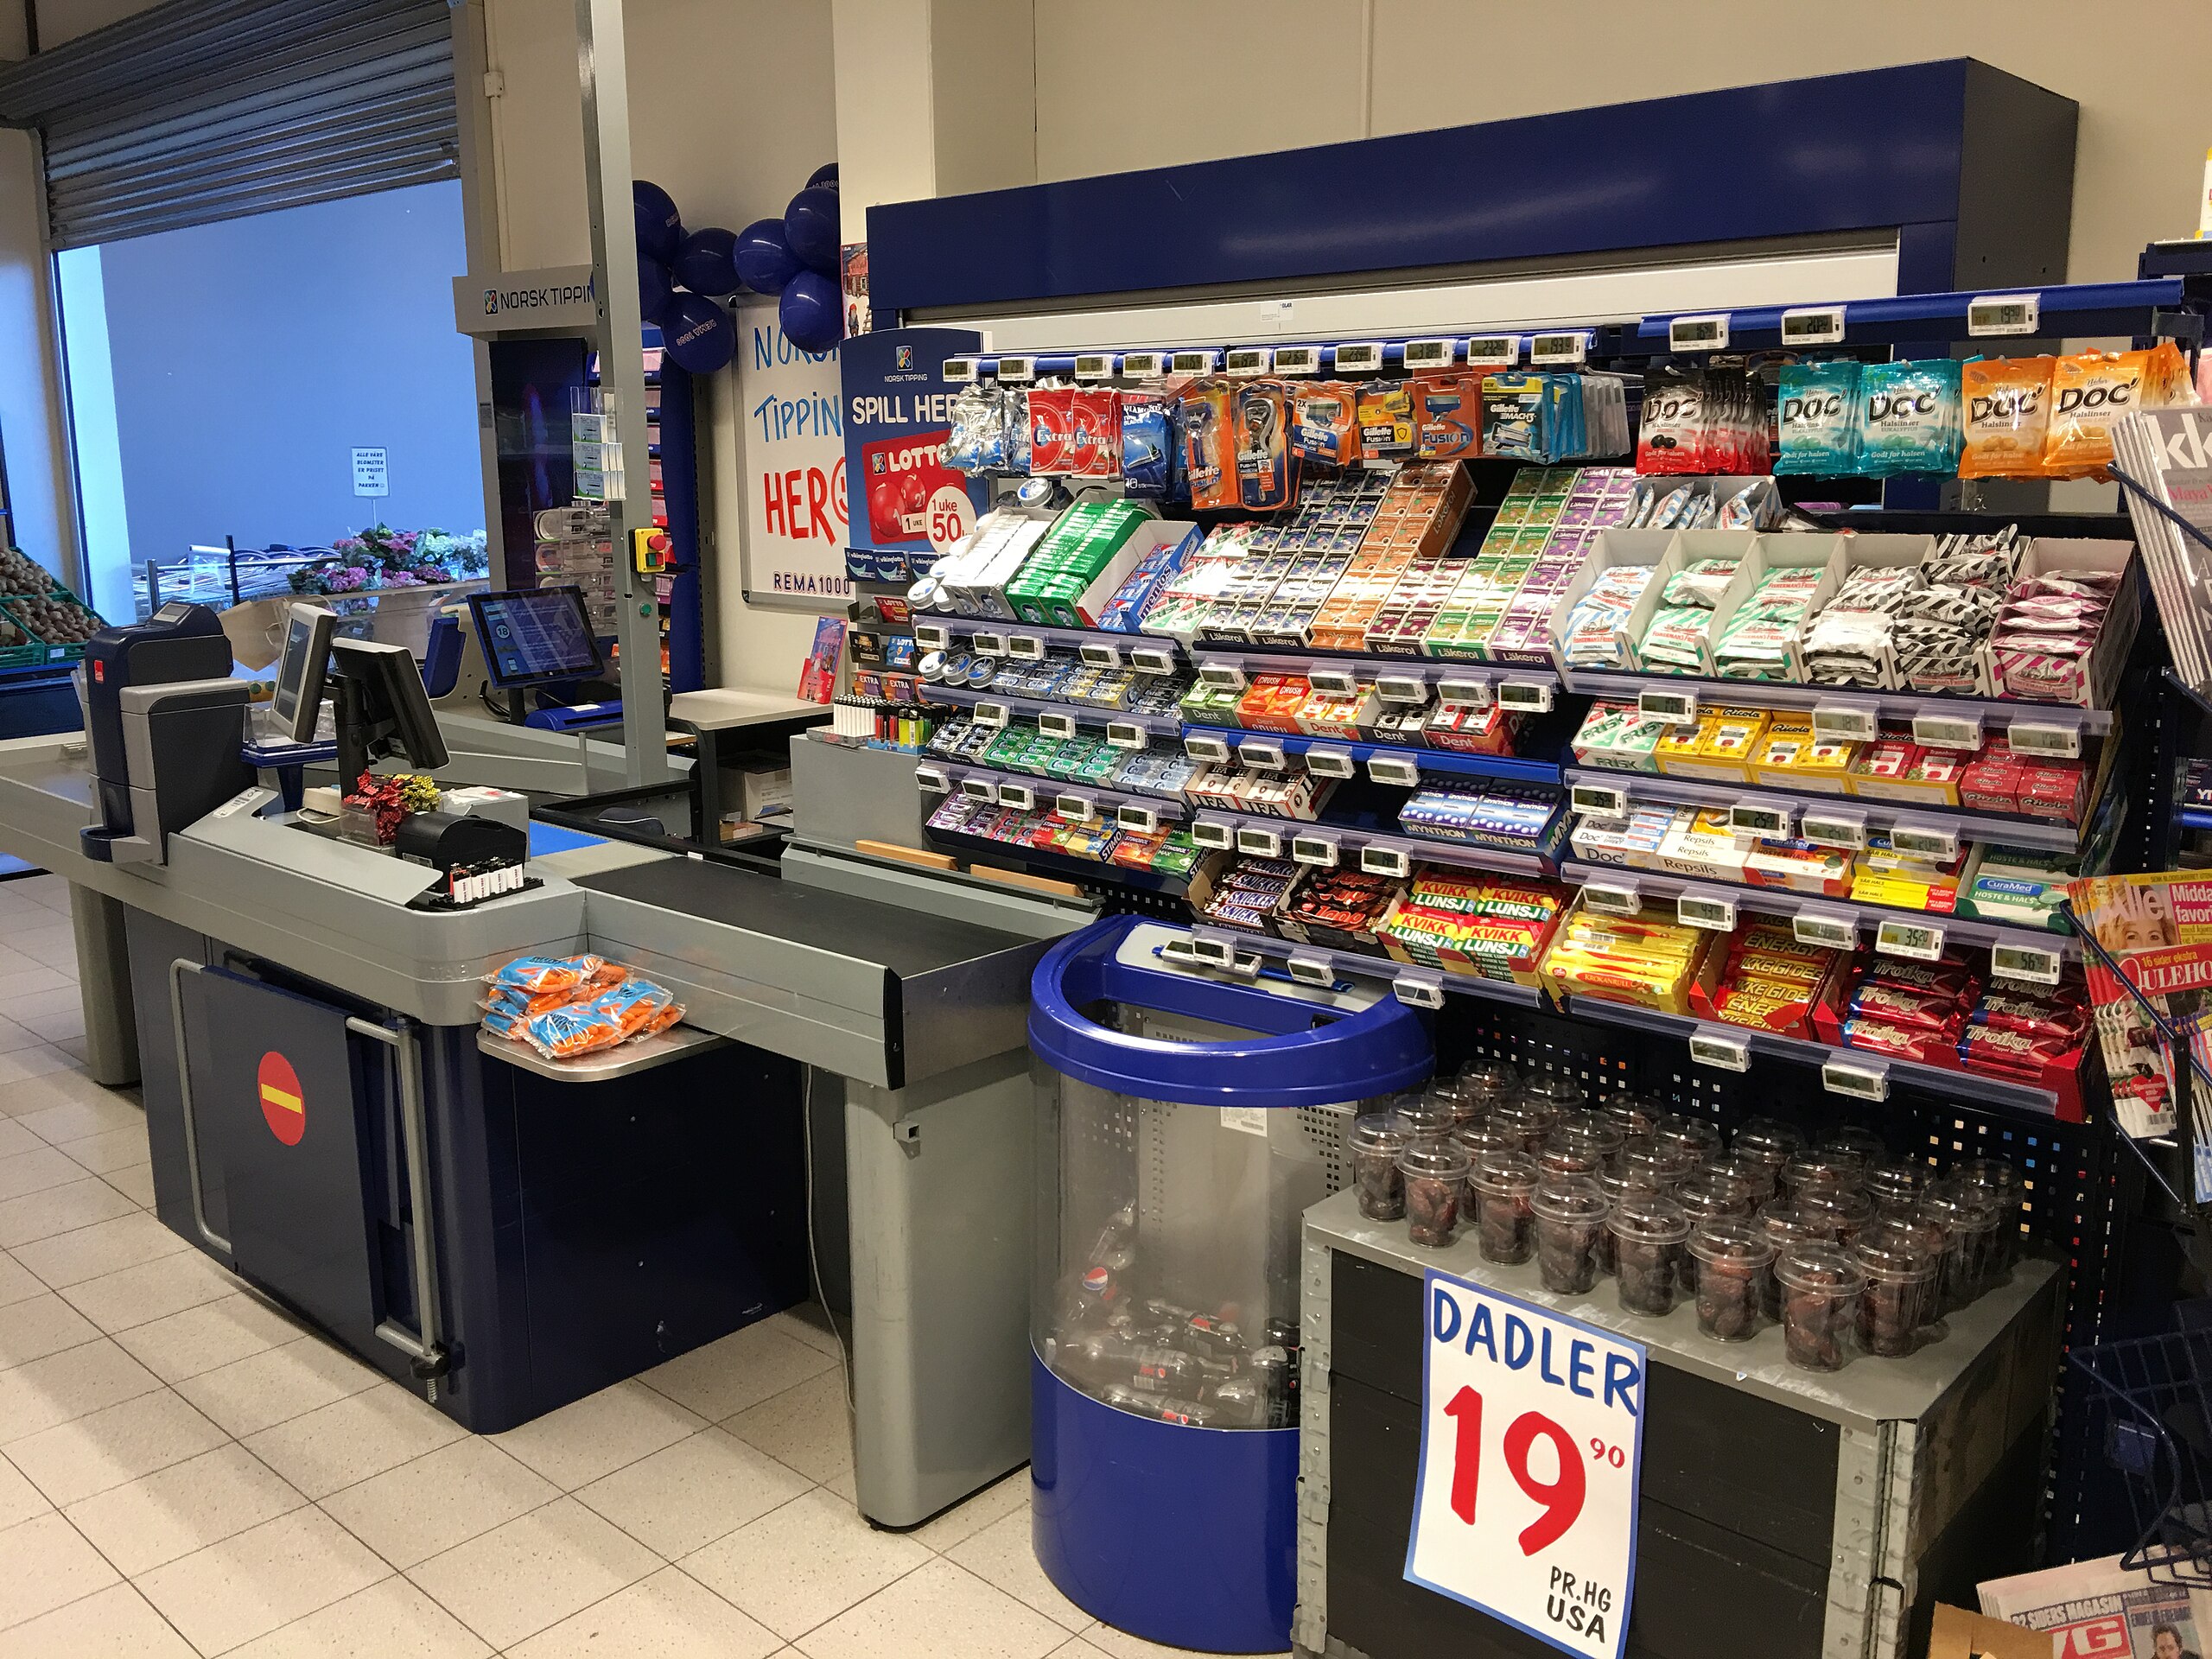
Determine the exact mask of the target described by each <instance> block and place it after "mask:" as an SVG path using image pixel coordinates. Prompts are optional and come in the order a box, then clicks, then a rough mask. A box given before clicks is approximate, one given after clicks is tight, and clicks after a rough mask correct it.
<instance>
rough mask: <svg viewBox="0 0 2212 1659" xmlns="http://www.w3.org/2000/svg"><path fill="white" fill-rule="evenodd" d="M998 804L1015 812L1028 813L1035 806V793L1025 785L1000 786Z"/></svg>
mask: <svg viewBox="0 0 2212 1659" xmlns="http://www.w3.org/2000/svg"><path fill="white" fill-rule="evenodd" d="M999 804H1000V805H1001V806H1010V807H1012V808H1013V809H1014V810H1015V811H1017V812H1027V811H1029V810H1031V809H1032V808H1033V807H1034V806H1035V805H1036V804H1037V791H1035V790H1033V789H1032V788H1030V787H1029V785H1027V784H1001V785H999Z"/></svg>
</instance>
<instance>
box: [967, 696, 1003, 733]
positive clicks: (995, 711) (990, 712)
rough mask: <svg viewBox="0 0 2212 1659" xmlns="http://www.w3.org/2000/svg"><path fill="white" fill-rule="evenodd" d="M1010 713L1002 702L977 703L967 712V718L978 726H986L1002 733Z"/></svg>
mask: <svg viewBox="0 0 2212 1659" xmlns="http://www.w3.org/2000/svg"><path fill="white" fill-rule="evenodd" d="M1010 713H1011V711H1010V710H1009V709H1007V706H1006V704H1004V703H1002V702H979V703H977V704H976V706H975V707H974V708H973V709H969V711H968V717H969V719H970V720H972V721H975V722H976V724H977V725H978V726H988V727H990V728H993V729H994V730H996V731H1001V732H1002V731H1004V730H1005V729H1006V723H1007V718H1008V716H1009V715H1010Z"/></svg>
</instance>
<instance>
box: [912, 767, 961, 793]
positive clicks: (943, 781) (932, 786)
mask: <svg viewBox="0 0 2212 1659" xmlns="http://www.w3.org/2000/svg"><path fill="white" fill-rule="evenodd" d="M914 781H915V782H916V783H917V784H918V785H921V786H922V788H923V789H925V790H926V791H928V792H929V793H930V794H932V795H950V794H951V793H952V779H950V778H948V777H946V776H945V775H944V772H942V771H940V770H939V769H938V767H936V766H916V767H915V768H914Z"/></svg>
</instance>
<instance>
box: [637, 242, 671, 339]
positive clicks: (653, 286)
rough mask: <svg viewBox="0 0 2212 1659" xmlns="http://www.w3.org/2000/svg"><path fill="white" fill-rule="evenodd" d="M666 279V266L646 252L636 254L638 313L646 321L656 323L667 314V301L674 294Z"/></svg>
mask: <svg viewBox="0 0 2212 1659" xmlns="http://www.w3.org/2000/svg"><path fill="white" fill-rule="evenodd" d="M675 292H676V290H675V289H674V288H673V287H672V286H671V283H670V282H669V280H668V267H667V266H666V265H664V264H661V262H660V261H659V260H658V259H655V258H653V257H651V256H650V255H647V254H643V253H641V254H639V256H638V315H640V316H642V317H643V318H644V319H645V321H647V322H652V323H658V321H660V320H661V318H662V317H663V316H664V315H666V314H667V311H668V302H669V301H670V299H671V298H672V297H673V296H674V295H675Z"/></svg>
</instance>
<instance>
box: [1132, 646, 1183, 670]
mask: <svg viewBox="0 0 2212 1659" xmlns="http://www.w3.org/2000/svg"><path fill="white" fill-rule="evenodd" d="M1129 666H1130V667H1131V668H1134V669H1135V670H1136V671H1137V672H1138V673H1140V674H1161V675H1165V674H1173V672H1174V671H1175V653H1174V652H1172V651H1162V650H1161V649H1160V647H1159V646H1158V645H1133V646H1131V647H1130V648H1129Z"/></svg>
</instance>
